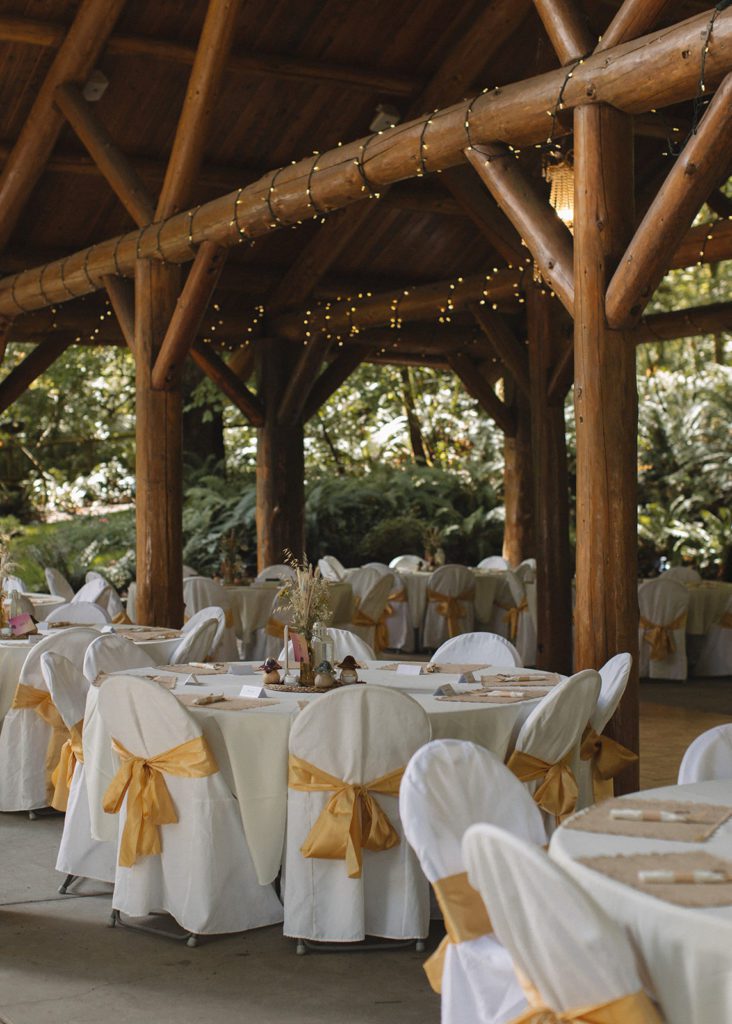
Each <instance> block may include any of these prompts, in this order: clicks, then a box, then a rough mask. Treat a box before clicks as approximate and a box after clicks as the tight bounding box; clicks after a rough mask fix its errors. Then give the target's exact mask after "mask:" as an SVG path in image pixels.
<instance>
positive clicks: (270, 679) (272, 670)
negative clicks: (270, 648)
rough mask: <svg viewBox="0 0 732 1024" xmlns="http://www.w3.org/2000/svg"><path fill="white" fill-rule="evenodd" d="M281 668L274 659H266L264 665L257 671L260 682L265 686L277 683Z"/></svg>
mask: <svg viewBox="0 0 732 1024" xmlns="http://www.w3.org/2000/svg"><path fill="white" fill-rule="evenodd" d="M281 668H282V665H280V663H279V661H275V659H274V658H267V660H266V661H265V662H264V664H263V665H260V666H259V671H260V672H261V673H262V682H263V683H264V685H265V686H267V685H271V684H272V683H279V681H280V669H281Z"/></svg>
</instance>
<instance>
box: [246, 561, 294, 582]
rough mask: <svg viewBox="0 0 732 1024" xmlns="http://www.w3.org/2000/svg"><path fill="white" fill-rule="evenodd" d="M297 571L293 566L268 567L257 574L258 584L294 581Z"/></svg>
mask: <svg viewBox="0 0 732 1024" xmlns="http://www.w3.org/2000/svg"><path fill="white" fill-rule="evenodd" d="M294 579H295V570H294V569H293V568H292V566H291V565H268V566H267V568H266V569H262V571H261V572H260V573H257V578H256V580H255V582H256V583H265V582H267V581H268V580H270V581H271V580H294Z"/></svg>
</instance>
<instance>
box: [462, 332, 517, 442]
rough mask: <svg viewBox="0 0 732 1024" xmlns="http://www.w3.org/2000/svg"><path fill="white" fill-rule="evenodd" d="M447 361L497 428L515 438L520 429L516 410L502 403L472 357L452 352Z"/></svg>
mask: <svg viewBox="0 0 732 1024" xmlns="http://www.w3.org/2000/svg"><path fill="white" fill-rule="evenodd" d="M447 361H448V363H449V364H450V366H451V367H452V369H453V371H454V372H455V374H456V375H457V376H458V377H459V379H460V380H461V381H462V383H463V386H464V387H465V390H466V391H467V392H468V394H469V395H471V396H472V397H473V398H474V399H475V400H476V401H477V402H479V403H480V404H481V405H482V406H483V408H484V409H485V411H486V412H487V413H488V415H489V416H490V417H491V418H492V419H493V420H494V421H495V423H496V426H497V427H500V429H501V430H502V431H503V433H504V434H506V435H507V436H508V437H515V436H516V431H517V429H518V420H517V417H516V412H515V410H514V409H513V408H510V407H509V406H507V405H506V403H505V402H503V401H501V399H500V398H499V397H498V395H497V394H496V393H495V391H494V390H493V388H492V387H491V385H490V384H489V383H488V381H487V379H486V378H485V377H484V376H483V375H482V374H481V373H480V371H479V369H478V367H477V365H476V363H475V362H474V361H473V360H472V359H471V358H470V356H466V355H465V354H464V353H462V352H452V353H450V354H449V355H448V357H447Z"/></svg>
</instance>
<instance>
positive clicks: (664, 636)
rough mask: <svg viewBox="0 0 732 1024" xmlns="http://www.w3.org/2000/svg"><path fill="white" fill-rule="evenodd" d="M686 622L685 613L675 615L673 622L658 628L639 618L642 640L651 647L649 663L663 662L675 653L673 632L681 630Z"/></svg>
mask: <svg viewBox="0 0 732 1024" xmlns="http://www.w3.org/2000/svg"><path fill="white" fill-rule="evenodd" d="M685 622H686V612H681V614H680V615H677V616H676V618H675V619H674V621H673V622H668V623H667V624H666V625H665V626H659V625H658V623H657V622H651V621H650V619H645V618H644V617H643V616H642V615H641V617H640V624H641V629H642V630H643V639H644V640H645V642H646V643H647V644H650V645H651V661H665V660H666V658H669V657H670V656H671V655H672V654H674V652H675V651H676V641H675V640H674V630H675V629H681V627H682V626H683V625H684V623H685Z"/></svg>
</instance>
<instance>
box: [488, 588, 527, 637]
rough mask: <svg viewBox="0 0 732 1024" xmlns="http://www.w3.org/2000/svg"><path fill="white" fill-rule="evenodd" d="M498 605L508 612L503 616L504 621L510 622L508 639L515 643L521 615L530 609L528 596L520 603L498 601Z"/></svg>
mask: <svg viewBox="0 0 732 1024" xmlns="http://www.w3.org/2000/svg"><path fill="white" fill-rule="evenodd" d="M496 607H497V608H501V609H502V610H503V611H504V612H505V613H506V614H505V615H504V616H503V621H504V622H506V623H507V624H508V639H509V640H510V641H511V643H512V644H515V643H516V637H517V636H518V628H519V621H520V619H521V616H522V615H523V613H524V612H527V611H528V610H529V605H528V602H527V600H526V598H525V597H524V598H523V599H522V600H521V603H520V604H501V603H500V601H496Z"/></svg>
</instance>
